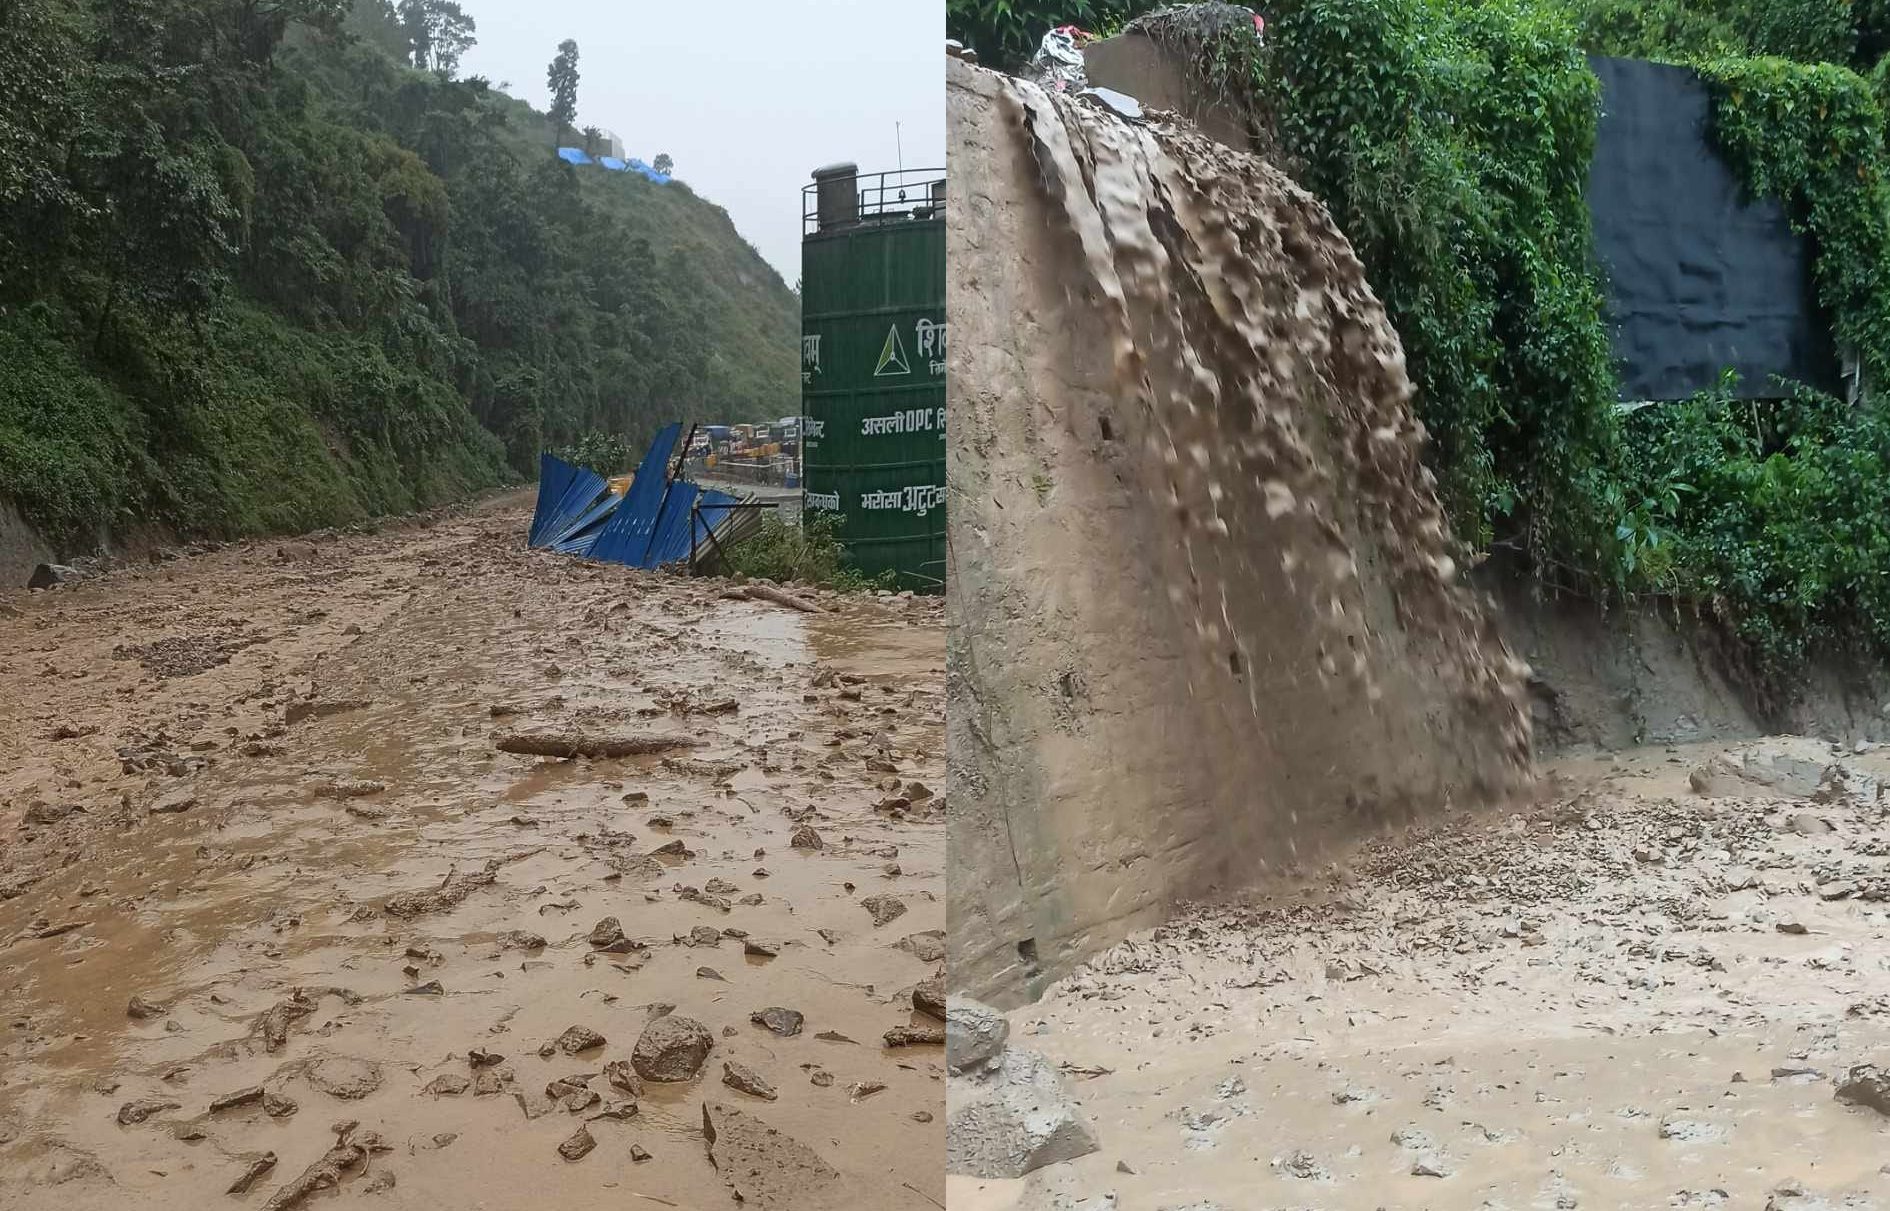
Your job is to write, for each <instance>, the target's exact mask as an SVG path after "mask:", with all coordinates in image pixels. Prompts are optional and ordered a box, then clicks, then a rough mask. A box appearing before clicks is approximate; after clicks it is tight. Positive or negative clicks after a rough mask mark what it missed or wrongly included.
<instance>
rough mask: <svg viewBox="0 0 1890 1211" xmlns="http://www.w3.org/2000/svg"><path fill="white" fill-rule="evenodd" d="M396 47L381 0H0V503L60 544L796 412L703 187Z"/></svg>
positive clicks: (210, 523) (397, 490) (428, 483)
mask: <svg viewBox="0 0 1890 1211" xmlns="http://www.w3.org/2000/svg"><path fill="white" fill-rule="evenodd" d="M438 8H446V9H452V8H453V6H452V5H450V4H445V5H442V4H439V3H437V0H423V2H421V3H412V2H411V0H410V3H408V4H403V5H402V9H403V10H412V11H416V12H423V11H426V10H428V9H438ZM454 11H455V12H456V11H457V10H454ZM466 24H467V26H468V27H469V26H470V22H467V23H466ZM547 41H548V43H549V41H550V40H549V39H548V40H547ZM550 49H551V48H550V46H549V45H548V46H547V54H548V55H549V53H550ZM409 51H410V48H409V47H408V45H407V44H406V43H405V41H404V40H403V30H402V25H401V16H400V15H397V14H396V11H395V9H394V6H393V5H392V4H389V3H386V2H385V0H361V3H359V4H357V5H354V6H352V7H351V6H350V5H349V4H348V3H347V0H0V497H10V498H11V499H12V500H13V502H14V503H16V504H17V505H18V507H19V508H20V510H21V512H22V513H23V514H24V515H25V516H26V517H27V518H28V519H29V520H30V521H31V522H32V523H34V524H35V525H36V526H38V527H39V528H40V529H41V530H42V531H43V532H44V533H46V534H47V535H48V536H49V537H51V538H53V539H54V540H55V541H56V542H59V543H61V544H63V545H65V546H67V547H68V548H70V547H74V546H83V545H89V544H90V543H91V542H93V541H95V540H96V537H97V536H98V534H99V533H100V532H101V530H105V529H112V530H122V529H124V528H126V527H128V526H131V525H136V524H145V523H156V524H161V525H166V526H169V527H172V528H174V529H176V530H178V531H180V532H184V533H192V534H206V535H221V534H232V533H241V532H254V531H263V530H293V529H299V528H307V527H313V526H319V525H325V524H334V523H338V522H344V521H348V520H352V519H356V518H359V517H362V516H365V515H368V514H372V513H377V512H385V511H390V510H401V509H408V508H413V507H419V506H424V505H428V504H432V503H436V502H440V501H444V500H448V499H452V498H454V497H457V496H460V495H463V494H465V493H467V492H470V491H474V490H477V489H480V488H482V487H487V486H491V485H495V484H499V483H501V482H504V481H506V480H507V479H510V478H517V477H519V476H521V475H526V474H529V473H530V471H531V469H532V468H533V465H534V460H535V457H536V454H537V452H538V450H539V449H540V448H541V447H542V446H545V445H556V444H559V443H562V442H565V441H568V440H570V439H572V438H573V437H575V436H577V435H578V434H580V433H583V432H585V431H587V430H590V429H593V428H601V429H606V430H611V431H616V432H622V433H626V434H628V435H629V436H630V437H631V438H632V439H633V440H639V439H641V437H643V436H644V435H645V434H647V432H648V431H650V430H651V429H653V428H654V427H655V426H656V425H657V424H659V423H661V422H664V421H667V420H671V419H685V420H687V419H697V418H710V417H713V418H716V419H746V418H756V419H758V418H763V417H775V416H780V415H783V414H786V413H789V412H792V411H794V409H795V406H796V401H797V400H798V391H799V388H798V382H797V379H796V364H795V362H796V357H797V355H796V352H795V350H796V334H797V331H798V318H797V307H798V302H797V300H796V298H795V296H794V294H793V292H792V291H791V290H789V289H788V288H787V287H786V285H784V284H783V283H782V281H781V279H780V277H779V275H778V274H776V273H775V272H774V270H773V269H772V268H771V267H769V266H768V265H767V264H766V263H765V262H764V261H763V260H762V259H761V258H760V256H759V255H758V254H757V253H756V252H755V250H754V249H753V248H752V247H751V246H749V245H748V244H747V243H746V241H744V240H743V239H742V238H741V237H740V235H739V234H738V233H737V232H736V231H735V229H734V227H733V225H732V224H731V223H730V222H729V219H728V216H727V214H726V213H725V212H724V211H722V210H721V208H719V207H716V206H714V205H712V204H710V203H709V202H707V201H704V200H703V199H701V198H699V197H697V196H695V195H694V194H693V193H692V192H690V190H689V189H688V187H687V186H686V185H685V184H683V183H681V182H680V181H676V182H672V183H670V184H668V185H658V184H655V183H652V182H650V181H647V180H644V179H643V178H641V177H638V176H635V175H634V174H629V173H604V172H601V171H598V170H593V169H586V168H573V167H572V166H570V165H567V164H564V163H562V162H561V161H559V160H557V159H556V158H555V156H554V155H553V154H552V148H553V144H554V138H553V128H552V125H551V124H550V123H549V122H547V121H546V120H545V119H544V117H543V116H542V115H539V114H536V113H534V112H533V111H532V110H531V109H530V108H529V107H528V106H526V105H525V104H524V103H522V102H520V101H517V100H515V99H513V98H510V97H507V96H505V95H503V94H501V93H499V92H497V91H496V90H494V89H492V88H491V87H490V86H489V85H488V84H487V82H485V81H483V80H478V79H473V80H456V79H454V78H452V67H453V64H452V63H450V62H448V63H445V64H442V65H440V67H439V69H438V70H419V69H416V68H415V67H413V66H411V65H410V63H411V56H410V53H409ZM429 66H430V67H431V66H432V63H431V62H430V63H429ZM626 117H628V116H627V115H626ZM783 204H784V205H793V204H794V200H793V199H792V198H791V197H790V198H788V199H786V200H784V203H783Z"/></svg>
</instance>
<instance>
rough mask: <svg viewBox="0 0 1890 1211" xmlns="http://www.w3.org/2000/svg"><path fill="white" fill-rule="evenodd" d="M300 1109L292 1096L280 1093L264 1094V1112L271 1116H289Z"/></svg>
mask: <svg viewBox="0 0 1890 1211" xmlns="http://www.w3.org/2000/svg"><path fill="white" fill-rule="evenodd" d="M300 1109H301V1107H300V1106H297V1105H296V1104H295V1099H294V1098H292V1097H284V1096H283V1095H282V1094H280V1093H265V1094H263V1113H264V1114H266V1115H268V1116H269V1117H270V1118H288V1117H289V1116H290V1115H292V1114H294V1113H295V1112H296V1111H297V1110H300Z"/></svg>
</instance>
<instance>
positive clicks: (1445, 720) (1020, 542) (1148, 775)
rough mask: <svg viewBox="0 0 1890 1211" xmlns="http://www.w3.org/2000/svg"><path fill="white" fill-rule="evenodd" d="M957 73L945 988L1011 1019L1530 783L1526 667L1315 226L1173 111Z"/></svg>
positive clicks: (1335, 248)
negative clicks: (1081, 976) (1199, 906)
mask: <svg viewBox="0 0 1890 1211" xmlns="http://www.w3.org/2000/svg"><path fill="white" fill-rule="evenodd" d="M948 84H949V88H948V104H947V112H948V131H949V132H950V138H951V145H950V153H951V156H952V162H953V165H954V168H953V176H954V181H955V182H956V184H955V185H954V190H955V191H956V193H955V196H958V197H961V198H963V199H965V200H964V202H963V204H962V205H959V206H958V207H957V208H956V210H955V212H954V214H953V215H952V216H950V218H949V221H950V223H951V224H952V226H951V228H950V231H949V232H948V235H949V237H950V238H951V239H952V240H953V243H952V248H953V253H952V258H951V273H952V277H951V281H950V283H949V290H950V298H951V314H950V322H951V324H952V325H953V332H954V341H953V356H954V361H953V363H952V366H951V378H950V390H951V391H952V392H953V396H954V402H953V404H952V408H951V416H952V425H953V428H952V431H951V433H950V434H949V440H950V453H951V457H952V465H951V478H952V482H953V486H954V492H955V495H954V497H953V512H952V514H951V522H950V524H951V526H952V537H953V552H954V560H955V563H954V568H953V577H954V579H953V589H952V597H953V601H952V606H951V608H952V609H953V610H954V611H956V613H955V615H954V622H953V625H952V628H951V635H950V642H951V644H952V659H951V665H952V670H953V674H954V675H953V677H952V678H951V680H950V682H949V685H950V693H951V694H952V699H951V709H950V717H951V728H952V733H951V734H952V740H951V760H950V765H951V772H952V777H953V779H954V780H955V785H960V786H963V787H965V788H966V793H964V794H957V795H954V802H955V804H957V805H959V806H961V807H963V808H964V809H965V810H963V811H961V812H957V813H955V814H954V818H953V821H952V828H953V837H952V849H953V855H954V867H955V872H954V873H955V875H959V874H960V873H961V872H962V877H955V878H954V881H953V885H952V894H953V896H954V902H953V929H952V946H953V962H952V975H953V979H954V980H955V981H958V982H959V985H960V986H961V987H963V988H964V989H966V990H967V991H974V992H977V993H979V994H981V995H985V996H988V997H997V998H1000V999H1004V1000H1006V1001H1010V1000H1014V999H1015V998H1017V997H1019V996H1027V995H1030V994H1032V993H1034V992H1035V991H1036V990H1037V989H1039V988H1040V987H1041V986H1042V984H1043V982H1044V981H1045V980H1047V979H1048V978H1052V977H1054V976H1055V975H1057V974H1060V973H1061V972H1062V971H1065V970H1067V969H1068V967H1069V966H1070V965H1071V964H1072V963H1073V962H1074V961H1076V960H1078V959H1080V958H1082V957H1083V956H1084V955H1086V954H1088V953H1090V952H1092V951H1093V950H1094V949H1096V948H1097V947H1098V946H1099V945H1106V944H1107V943H1108V942H1110V941H1113V940H1114V939H1115V938H1118V937H1120V936H1121V935H1122V934H1123V933H1124V932H1126V931H1127V930H1128V929H1130V928H1133V927H1135V926H1136V925H1138V924H1148V923H1151V922H1152V921H1154V920H1159V919H1160V917H1161V916H1162V915H1163V914H1165V913H1166V912H1167V911H1168V910H1169V907H1170V905H1171V904H1172V903H1173V901H1174V899H1175V898H1177V897H1189V896H1201V895H1204V894H1206V893H1207V892H1208V891H1209V889H1211V888H1214V887H1220V888H1234V889H1238V888H1244V887H1248V886H1251V885H1252V884H1253V883H1254V882H1255V881H1256V880H1258V879H1260V878H1263V877H1266V876H1267V875H1268V874H1269V873H1271V872H1276V871H1279V870H1281V869H1283V868H1286V867H1289V866H1291V865H1292V864H1293V863H1295V862H1299V861H1304V860H1308V859H1310V858H1312V857H1314V856H1316V855H1317V854H1318V853H1319V852H1320V851H1321V849H1322V848H1324V847H1326V846H1328V845H1331V844H1335V843H1343V841H1344V840H1345V839H1346V838H1348V837H1350V836H1355V835H1357V834H1358V833H1359V832H1360V831H1361V830H1365V829H1370V828H1374V827H1378V826H1380V825H1383V824H1385V823H1388V822H1396V821H1401V820H1406V819H1411V818H1420V817H1422V816H1424V815H1425V814H1427V813H1430V812H1434V811H1437V810H1440V809H1441V808H1443V807H1445V806H1446V805H1450V804H1456V805H1459V806H1461V805H1463V804H1466V803H1470V802H1475V801H1479V800H1485V799H1490V798H1500V797H1501V796H1503V795H1505V794H1508V793H1512V792H1514V791H1516V790H1518V789H1520V788H1522V787H1524V786H1525V785H1526V784H1527V782H1528V780H1529V770H1528V746H1529V717H1528V712H1527V710H1526V707H1525V704H1524V678H1525V674H1526V671H1527V670H1526V669H1525V667H1524V666H1523V665H1522V664H1521V663H1520V662H1518V661H1516V660H1515V659H1513V658H1512V657H1511V655H1510V654H1509V652H1508V651H1507V650H1506V649H1505V647H1504V645H1503V643H1502V641H1501V639H1500V638H1499V637H1498V636H1497V634H1496V633H1495V631H1494V628H1493V627H1492V625H1491V615H1490V613H1489V611H1488V610H1487V608H1486V607H1485V604H1484V603H1483V602H1482V601H1480V600H1479V599H1478V598H1477V596H1476V595H1474V594H1473V593H1472V592H1471V591H1470V590H1469V589H1467V588H1466V587H1465V586H1464V584H1463V583H1462V581H1461V579H1460V577H1459V575H1458V568H1457V563H1456V560H1455V557H1454V552H1456V550H1457V547H1456V544H1455V543H1454V542H1453V540H1452V538H1451V536H1450V534H1449V532H1448V530H1447V527H1446V525H1445V521H1444V515H1443V512H1442V509H1441V507H1440V506H1439V503H1438V500H1437V495H1436V492H1435V487H1434V484H1433V481H1432V479H1431V476H1430V473H1429V472H1428V471H1427V470H1426V469H1425V468H1424V467H1423V465H1422V462H1421V461H1420V450H1421V447H1422V443H1423V441H1424V436H1425V435H1424V430H1423V427H1422V425H1421V424H1420V423H1419V422H1418V421H1417V419H1416V418H1415V416H1414V414H1413V412H1412V409H1411V397H1412V387H1411V383H1410V381H1409V379H1408V378H1407V376H1406V373H1405V366H1404V354H1403V351H1402V348H1401V347H1400V345H1399V342H1398V337H1397V334H1396V333H1395V332H1394V331H1392V329H1391V326H1390V324H1389V322H1388V321H1387V320H1386V318H1385V315H1384V311H1383V309H1382V307H1381V306H1380V305H1379V303H1378V301H1377V299H1376V298H1375V297H1374V296H1373V294H1372V292H1371V289H1370V286H1369V285H1368V283H1367V282H1366V281H1365V277H1364V271H1363V268H1362V267H1361V266H1360V264H1359V262H1358V259H1357V258H1356V257H1355V256H1354V255H1353V253H1352V250H1351V248H1350V246H1349V245H1348V244H1347V243H1346V241H1345V239H1344V236H1343V235H1342V234H1341V233H1340V232H1339V231H1338V229H1337V228H1336V227H1335V226H1334V224H1333V222H1332V219H1331V217H1330V216H1329V215H1328V214H1327V213H1326V211H1325V209H1324V208H1323V207H1322V206H1321V205H1320V204H1319V203H1318V202H1317V201H1316V200H1315V199H1313V198H1312V197H1311V196H1310V195H1308V194H1306V193H1305V192H1304V191H1303V190H1301V189H1299V188H1298V187H1297V186H1296V185H1294V184H1293V182H1291V181H1290V180H1288V179H1287V178H1286V177H1285V176H1284V175H1282V174H1281V173H1279V172H1277V171H1275V170H1274V169H1273V168H1272V167H1271V166H1269V165H1267V164H1266V163H1264V162H1263V161H1261V160H1259V159H1257V158H1255V157H1253V156H1249V155H1246V154H1243V153H1240V152H1235V151H1232V150H1230V149H1228V148H1226V147H1224V146H1222V145H1220V144H1218V143H1215V142H1213V141H1211V140H1209V139H1206V138H1204V137H1202V136H1201V135H1200V134H1198V133H1197V132H1195V131H1194V130H1193V129H1192V128H1191V127H1189V126H1187V125H1186V124H1185V123H1181V122H1177V121H1169V120H1167V119H1166V118H1163V117H1161V116H1159V115H1156V116H1153V117H1151V119H1150V120H1149V121H1147V122H1144V123H1132V122H1127V121H1124V120H1122V119H1121V118H1119V117H1118V116H1116V114H1114V113H1113V112H1112V111H1110V110H1108V109H1106V108H1103V107H1102V106H1100V105H1098V104H1093V103H1091V102H1089V101H1086V100H1080V99H1076V98H1072V97H1069V96H1063V95H1053V94H1051V93H1048V92H1046V91H1044V90H1043V89H1041V88H1039V87H1037V86H1036V85H1034V84H1030V83H1028V82H1024V81H1018V80H1012V79H1008V78H1005V77H1001V76H997V75H995V74H993V73H989V72H983V71H980V70H978V69H975V68H969V67H966V66H964V65H963V64H958V63H954V64H952V65H951V72H950V74H949V75H948ZM968 801H969V802H968ZM960 854H963V855H965V857H964V859H963V861H961V860H960V858H959V855H960ZM1072 868H1075V870H1074V872H1073V871H1072Z"/></svg>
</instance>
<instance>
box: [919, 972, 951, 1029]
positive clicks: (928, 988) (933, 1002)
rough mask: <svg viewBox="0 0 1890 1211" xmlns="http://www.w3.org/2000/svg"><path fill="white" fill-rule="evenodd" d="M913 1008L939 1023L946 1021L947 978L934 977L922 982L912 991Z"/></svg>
mask: <svg viewBox="0 0 1890 1211" xmlns="http://www.w3.org/2000/svg"><path fill="white" fill-rule="evenodd" d="M912 1007H913V1008H914V1009H916V1010H918V1011H919V1012H920V1013H923V1014H926V1015H927V1016H929V1017H935V1018H937V1019H938V1020H939V1021H941V1022H942V1021H944V1020H945V977H944V976H942V975H936V976H933V977H932V978H931V979H929V980H921V981H920V982H919V983H918V984H917V985H915V986H914V987H913V989H912Z"/></svg>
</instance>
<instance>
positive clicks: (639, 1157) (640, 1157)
mask: <svg viewBox="0 0 1890 1211" xmlns="http://www.w3.org/2000/svg"><path fill="white" fill-rule="evenodd" d="M630 1159H631V1160H632V1161H634V1162H636V1163H637V1164H639V1165H640V1164H642V1163H643V1162H644V1161H647V1160H649V1159H650V1153H649V1150H648V1149H647V1148H645V1147H644V1146H643V1145H642V1144H632V1145H630Z"/></svg>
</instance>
